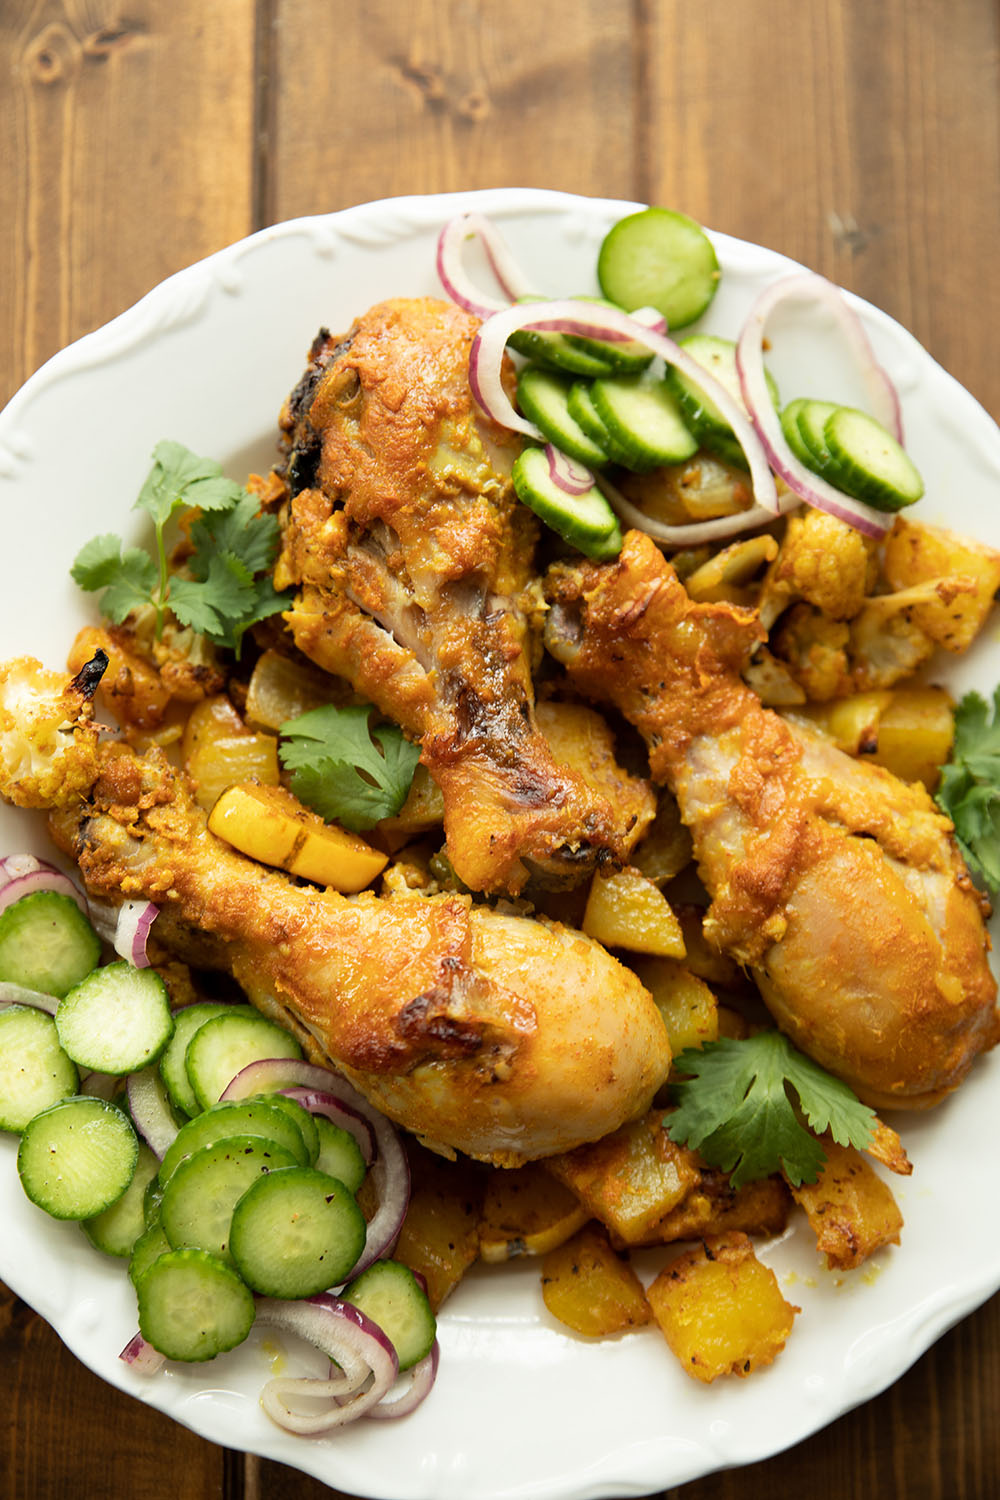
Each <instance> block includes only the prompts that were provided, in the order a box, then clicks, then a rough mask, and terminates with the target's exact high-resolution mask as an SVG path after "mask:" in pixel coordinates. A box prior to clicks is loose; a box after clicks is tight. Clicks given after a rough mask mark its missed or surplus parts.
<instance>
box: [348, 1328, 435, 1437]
mask: <svg viewBox="0 0 1000 1500" xmlns="http://www.w3.org/2000/svg"><path fill="white" fill-rule="evenodd" d="M440 1362H441V1350H440V1347H439V1345H438V1341H437V1339H435V1340H434V1342H433V1344H432V1345H431V1350H430V1353H429V1354H425V1355H424V1358H423V1359H422V1360H420V1361H419V1362H418V1363H417V1364H415V1365H413V1366H412V1368H411V1369H409V1370H405V1371H404V1372H403V1374H402V1375H401V1376H400V1378H399V1380H398V1381H397V1382H396V1385H395V1386H393V1388H392V1390H391V1391H390V1392H389V1394H388V1395H387V1396H383V1397H382V1400H381V1401H379V1402H378V1403H377V1404H376V1405H375V1406H373V1407H372V1408H371V1410H370V1411H369V1412H367V1413H366V1416H368V1417H369V1418H371V1419H372V1420H373V1421H387V1420H389V1419H392V1418H395V1417H408V1416H409V1415H410V1412H411V1411H416V1409H417V1407H418V1406H419V1405H420V1403H421V1401H423V1400H425V1399H426V1397H427V1396H428V1395H429V1394H430V1391H431V1387H432V1386H433V1384H434V1382H435V1380H436V1379H437V1372H438V1365H439V1364H440ZM397 1389H398V1394H397Z"/></svg>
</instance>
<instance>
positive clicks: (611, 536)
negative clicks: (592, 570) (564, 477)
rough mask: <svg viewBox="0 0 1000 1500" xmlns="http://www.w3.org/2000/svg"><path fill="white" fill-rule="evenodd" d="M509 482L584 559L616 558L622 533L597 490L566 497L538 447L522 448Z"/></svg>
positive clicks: (612, 513)
mask: <svg viewBox="0 0 1000 1500" xmlns="http://www.w3.org/2000/svg"><path fill="white" fill-rule="evenodd" d="M511 479H512V480H513V482H514V489H515V491H516V492H517V496H518V499H519V500H521V501H522V502H523V503H524V504H525V505H527V506H528V507H529V508H530V509H531V510H533V511H534V512H535V514H536V515H537V516H540V517H541V519H542V520H543V521H544V522H545V524H546V525H547V526H551V528H552V530H553V531H555V532H558V534H559V535H560V536H561V537H563V539H564V540H565V541H567V542H569V543H570V544H571V546H573V547H576V548H577V549H578V550H579V551H580V552H582V553H583V554H584V555H585V556H586V557H594V558H597V559H599V560H603V559H606V558H611V557H617V556H618V553H619V552H620V551H621V546H622V534H621V530H620V528H619V525H618V518H617V516H616V515H615V513H614V511H613V510H612V509H611V506H610V505H609V504H608V502H607V500H605V498H604V496H603V495H602V494H601V492H600V490H599V489H597V488H596V486H592V487H591V488H590V489H589V490H587V491H586V492H585V493H584V494H582V495H568V494H566V492H565V491H564V490H561V489H560V488H559V486H558V485H557V484H555V483H554V482H553V480H552V477H551V475H550V474H549V464H548V459H547V458H546V457H545V453H544V451H543V450H542V449H541V448H525V449H524V451H523V452H522V453H520V454H519V455H518V457H517V458H516V459H515V460H514V467H513V470H512V471H511Z"/></svg>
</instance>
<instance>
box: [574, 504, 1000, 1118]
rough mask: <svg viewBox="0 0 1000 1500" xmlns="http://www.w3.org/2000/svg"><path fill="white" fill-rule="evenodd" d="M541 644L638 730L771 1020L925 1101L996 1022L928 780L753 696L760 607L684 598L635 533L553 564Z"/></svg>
mask: <svg viewBox="0 0 1000 1500" xmlns="http://www.w3.org/2000/svg"><path fill="white" fill-rule="evenodd" d="M549 592H550V599H551V606H552V607H551V610H550V614H549V620H548V626H547V640H548V644H549V646H550V649H551V650H552V651H553V653H554V654H555V655H556V656H557V657H558V658H559V660H560V661H562V662H563V663H565V665H566V666H567V668H568V670H569V672H570V675H571V677H572V678H573V680H574V681H575V682H576V683H577V684H578V685H579V686H580V687H581V688H582V689H583V690H584V691H585V692H586V693H587V694H588V695H589V696H591V697H593V698H595V699H604V700H610V701H611V702H613V703H615V704H617V706H618V707H619V708H620V709H621V711H622V712H623V713H624V714H625V716H626V717H627V718H628V719H630V720H631V721H632V722H633V723H634V724H635V725H636V726H637V727H638V729H639V730H640V731H641V733H642V734H643V736H644V737H645V739H646V743H647V745H648V747H649V756H650V766H651V769H652V772H653V775H654V777H655V778H656V779H657V780H660V781H663V782H666V783H667V784H668V785H669V786H670V787H671V788H672V790H673V792H674V794H675V795H676V797H677V800H678V803H679V805H680V808H681V815H682V817H683V819H684V821H685V822H686V823H687V825H688V827H689V828H690V830H691V834H692V838H693V842H694V849H695V857H696V859H697V861H698V865H699V869H700V872H701V875H702V878H703V880H704V883H705V885H706V887H707V889H708V891H709V892H710V894H711V896H712V898H713V899H712V905H711V908H710V912H709V917H708V922H707V926H706V931H707V934H708V935H709V937H710V938H711V940H712V941H713V942H714V943H715V944H716V945H717V946H719V947H721V948H723V949H725V950H726V951H728V952H729V953H730V954H732V955H734V956H735V957H736V958H737V959H738V960H739V961H740V962H741V963H743V964H745V965H747V966H748V967H750V968H751V969H752V971H753V973H754V976H755V978H756V979H757V982H758V985H759V987H760V989H761V992H762V993H763V995H764V998H765V1000H766V1002H767V1004H768V1006H769V1007H770V1009H771V1011H772V1013H773V1015H774V1017H775V1019H776V1020H777V1022H778V1024H779V1025H780V1026H781V1027H782V1028H783V1029H784V1030H785V1031H787V1032H788V1034H789V1035H790V1036H791V1038H792V1039H793V1041H795V1042H796V1043H797V1045H798V1046H800V1047H801V1048H802V1049H803V1050H804V1051H806V1052H808V1053H809V1054H810V1055H811V1056H812V1057H814V1058H815V1059H816V1060H817V1061H818V1062H820V1063H821V1064H822V1065H823V1066H824V1067H827V1068H829V1069H830V1070H831V1071H832V1072H834V1073H837V1074H839V1075H840V1076H841V1077H842V1078H844V1079H845V1080H846V1081H847V1082H848V1083H850V1084H851V1085H852V1086H853V1087H854V1088H855V1089H856V1090H857V1091H858V1092H859V1093H860V1094H861V1095H862V1096H863V1097H864V1098H865V1099H866V1100H867V1101H868V1102H869V1103H871V1104H873V1105H875V1106H876V1107H879V1108H883V1107H891V1106H893V1105H906V1106H909V1107H916V1108H919V1107H923V1106H926V1105H930V1104H934V1103H936V1102H937V1101H938V1100H939V1099H941V1098H942V1097H943V1096H944V1095H945V1094H946V1093H948V1092H949V1091H950V1090H951V1089H953V1088H954V1087H955V1086H956V1085H957V1084H958V1083H959V1082H960V1081H961V1080H962V1078H963V1077H964V1076H965V1074H966V1073H967V1071H968V1069H969V1067H970V1066H971V1064H972V1062H973V1060H974V1058H975V1057H976V1055H977V1054H978V1053H979V1052H982V1051H984V1050H985V1049H986V1048H988V1047H991V1046H993V1045H994V1044H995V1042H996V1041H997V1039H998V1020H997V1012H996V1008H995V1000H996V984H995V982H994V980H993V977H992V975H991V974H990V970H989V966H988V963H987V948H988V940H987V936H986V932H985V928H984V925H983V918H982V910H981V905H980V900H979V898H978V896H977V894H976V892H975V890H974V889H973V887H972V884H971V881H970V880H969V876H968V873H967V872H966V870H965V867H964V865H963V863H962V860H961V858H960V856H959V853H958V850H957V846H956V844H955V841H954V838H953V836H952V832H951V824H950V823H949V822H948V820H947V819H946V818H944V817H943V816H942V815H941V814H940V813H939V812H938V811H937V810H936V808H935V807H934V804H933V803H932V801H931V799H930V797H929V796H928V795H927V793H926V792H925V791H924V789H923V788H922V787H919V786H910V785H906V784H904V783H902V782H900V781H898V780H897V779H896V778H895V777H894V776H892V775H890V774H889V773H888V772H887V771H883V770H882V769H881V768H880V767H878V766H874V765H869V764H865V763H859V762H856V761H852V760H850V759H849V758H848V757H847V756H845V755H843V754H841V753H840V751H838V750H837V749H835V748H834V747H833V746H832V745H830V744H828V743H827V742H825V741H824V740H822V739H821V738H820V737H819V736H817V735H815V734H813V733H811V732H810V731H808V730H807V729H805V728H800V727H799V726H797V725H794V724H792V723H789V722H786V721H785V720H784V719H782V718H781V717H779V715H777V714H776V713H773V712H771V711H769V710H767V709H764V708H762V707H761V704H760V701H759V699H758V698H757V697H756V695H755V694H754V693H753V692H752V691H751V690H750V689H749V688H748V687H746V685H745V684H744V683H743V681H742V680H741V677H740V669H741V666H742V664H743V663H744V661H745V659H746V656H747V654H748V652H749V651H750V650H752V649H753V647H754V646H755V645H756V643H757V641H758V639H759V635H760V627H759V623H758V621H757V617H756V615H755V613H754V612H752V611H749V610H742V609H739V608H736V607H734V606H731V605H727V604H694V603H692V601H691V600H690V599H689V598H688V596H687V594H686V592H685V590H684V588H683V586H682V585H681V584H680V582H679V581H678V579H677V577H676V575H675V573H674V572H673V569H672V568H671V567H670V566H669V564H668V563H667V562H666V561H665V560H664V558H663V557H662V555H661V554H660V552H659V551H658V550H657V548H656V547H655V546H654V545H653V543H652V542H651V541H650V540H649V538H648V537H646V536H643V535H642V534H641V533H639V532H630V533H629V534H628V536H627V537H626V540H625V546H624V549H623V551H622V553H621V556H620V557H619V559H618V560H617V562H615V563H613V564H607V565H604V566H601V565H597V564H583V565H581V566H579V567H570V566H559V567H557V568H555V569H553V571H552V574H551V576H550V580H549Z"/></svg>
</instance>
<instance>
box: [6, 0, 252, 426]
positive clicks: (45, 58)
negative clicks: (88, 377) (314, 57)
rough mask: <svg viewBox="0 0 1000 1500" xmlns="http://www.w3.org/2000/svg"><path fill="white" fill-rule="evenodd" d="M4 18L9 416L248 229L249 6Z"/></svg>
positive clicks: (57, 1) (169, 2)
mask: <svg viewBox="0 0 1000 1500" xmlns="http://www.w3.org/2000/svg"><path fill="white" fill-rule="evenodd" d="M125 15H126V16H127V19H124V20H123V19H122V18H121V17H122V12H121V10H120V8H119V7H118V6H116V5H114V4H111V3H108V0H33V3H31V4H21V5H5V6H2V7H0V135H2V139H3V140H4V142H5V148H6V149H5V150H4V152H3V155H2V158H0V202H3V203H4V205H5V219H6V222H5V224H4V230H3V233H2V235H0V351H2V352H0V401H4V400H6V399H7V397H8V396H9V395H10V394H11V392H12V391H13V390H14V389H16V387H17V386H18V385H19V384H21V383H22V381H24V380H25V379H26V378H27V376H28V375H29V374H30V373H31V372H32V370H34V369H36V368H37V366H38V365H39V364H41V363H42V361H43V360H44V359H46V358H48V356H49V355H50V354H53V353H54V352H55V351H56V350H57V349H59V348H61V347H62V346H63V345H64V344H66V343H68V342H69V341H70V340H72V339H75V338H77V337H79V336H80V335H81V334H82V333H86V332H87V331H88V330H90V329H92V328H95V327H97V326H99V325H100V324H101V323H103V322H105V321H106V320H107V319H108V318H110V317H113V316H114V315H115V314H116V313H118V312H121V311H122V309H123V308H125V307H127V306H129V305H130V304H131V303H132V302H134V301H136V300H137V298H139V297H140V296H142V294H143V293H144V292H146V291H148V290H149V289H150V287H152V286H154V285H155V284H156V283H157V282H159V281H160V280H162V279H163V277H164V276H167V275H169V274H170V273H171V272H172V271H176V270H178V269H179V268H180V267H181V266H183V265H185V264H187V263H188V262H190V261H192V260H196V259H198V258H199V257H200V256H202V255H206V254H208V253H209V252H210V251H212V250H215V249H218V248H219V247H220V246H221V245H224V244H227V243H228V242H229V241H231V240H234V239H238V238H240V236H242V235H244V234H246V233H247V232H248V231H249V230H250V228H251V227H252V212H253V201H254V199H253V180H254V179H253V168H254V161H253V150H252V143H253V138H254V135H253V111H254V101H255V83H254V70H253V56H254V0H227V4H226V5H222V6H205V5H203V4H201V3H199V0H135V3H133V4H130V5H129V6H128V7H127V8H126V12H125Z"/></svg>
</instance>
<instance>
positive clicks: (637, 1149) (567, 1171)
mask: <svg viewBox="0 0 1000 1500" xmlns="http://www.w3.org/2000/svg"><path fill="white" fill-rule="evenodd" d="M663 1115H664V1112H663V1110H662V1109H654V1110H651V1111H650V1113H649V1114H647V1115H645V1116H643V1118H642V1119H641V1120H632V1121H631V1122H630V1123H629V1124H627V1125H622V1126H621V1127H620V1129H618V1130H616V1131H614V1133H613V1134H612V1135H608V1136H605V1137H604V1139H603V1140H601V1141H594V1142H593V1143H592V1144H590V1145H587V1146H577V1148H576V1150H575V1151H567V1152H564V1153H563V1154H562V1155H561V1156H552V1157H549V1158H548V1160H547V1162H546V1166H547V1167H548V1170H549V1171H550V1172H551V1173H552V1174H553V1176H554V1177H557V1178H558V1179H559V1181H560V1182H562V1183H565V1185H566V1186H567V1187H568V1188H570V1189H571V1190H572V1191H573V1192H574V1193H575V1194H576V1196H577V1198H579V1200H580V1202H581V1203H582V1204H583V1205H584V1206H585V1207H586V1209H587V1210H588V1211H589V1213H591V1214H592V1215H593V1217H594V1218H595V1219H599V1220H600V1221H601V1223H602V1224H604V1225H606V1226H607V1227H608V1229H610V1230H611V1231H612V1233H613V1234H614V1235H615V1236H616V1237H617V1239H618V1240H619V1241H620V1242H621V1243H622V1244H623V1245H639V1244H642V1243H643V1242H644V1241H645V1238H646V1236H647V1234H648V1233H649V1231H650V1229H651V1227H652V1226H653V1225H654V1224H657V1223H658V1222H659V1221H660V1220H661V1219H662V1218H663V1217H664V1216H665V1215H666V1214H668V1213H669V1212H670V1210H671V1209H672V1208H675V1207H676V1205H677V1204H678V1203H680V1202H681V1200H682V1199H683V1198H684V1197H686V1195H687V1194H688V1192H689V1191H690V1190H691V1188H693V1187H694V1186H695V1184H696V1183H697V1182H698V1180H699V1168H698V1163H697V1158H696V1156H695V1154H694V1152H693V1151H689V1150H688V1148H687V1147H686V1146H678V1145H677V1144H676V1142H674V1141H672V1140H671V1139H670V1137H669V1135H668V1134H667V1132H666V1129H665V1127H664V1124H663Z"/></svg>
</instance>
